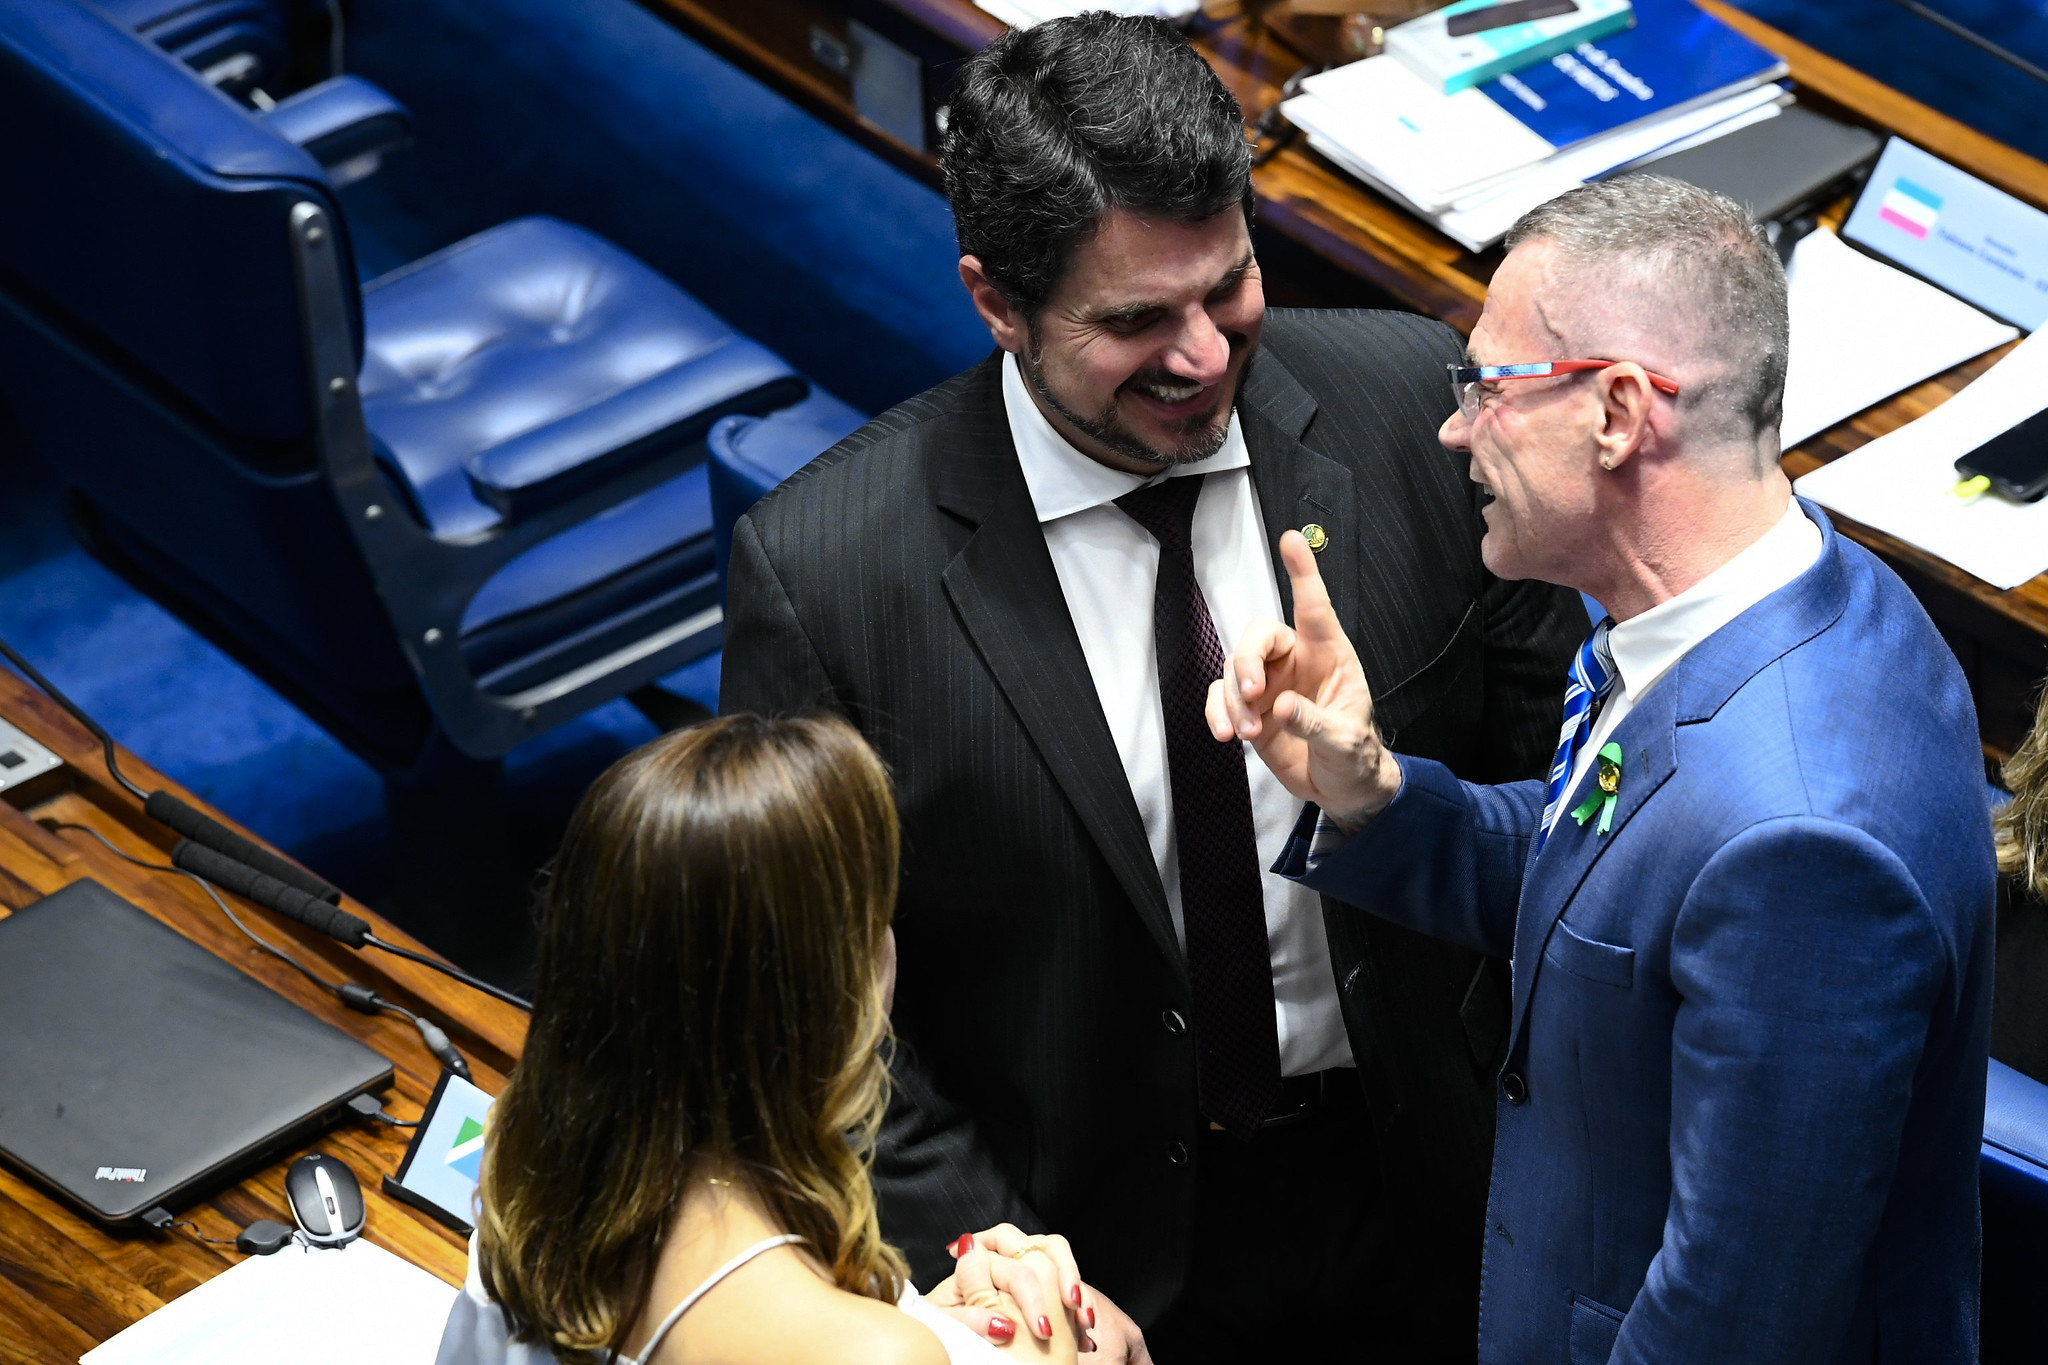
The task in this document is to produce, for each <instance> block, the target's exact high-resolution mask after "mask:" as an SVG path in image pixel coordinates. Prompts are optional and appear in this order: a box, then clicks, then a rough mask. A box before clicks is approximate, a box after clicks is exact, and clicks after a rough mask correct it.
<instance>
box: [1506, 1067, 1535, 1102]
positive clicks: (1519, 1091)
mask: <svg viewBox="0 0 2048 1365" xmlns="http://www.w3.org/2000/svg"><path fill="white" fill-rule="evenodd" d="M1500 1093H1501V1094H1503V1095H1506V1096H1507V1097H1508V1103H1509V1104H1522V1103H1524V1102H1526V1101H1527V1100H1528V1098H1529V1085H1528V1082H1526V1081H1524V1080H1523V1079H1522V1073H1521V1072H1519V1071H1505V1072H1502V1073H1501V1078H1500Z"/></svg>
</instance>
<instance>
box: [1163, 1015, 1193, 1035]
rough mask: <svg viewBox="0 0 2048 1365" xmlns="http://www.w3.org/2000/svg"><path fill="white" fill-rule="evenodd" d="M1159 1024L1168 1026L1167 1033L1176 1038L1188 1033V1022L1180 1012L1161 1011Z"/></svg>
mask: <svg viewBox="0 0 2048 1365" xmlns="http://www.w3.org/2000/svg"><path fill="white" fill-rule="evenodd" d="M1159 1022H1160V1023H1162V1024H1164V1025H1166V1031H1167V1032H1168V1033H1171V1034H1174V1035H1175V1036H1179V1035H1180V1034H1183V1033H1186V1032H1187V1031H1188V1021H1187V1020H1185V1019H1183V1018H1181V1017H1180V1011H1179V1010H1161V1011H1160V1012H1159Z"/></svg>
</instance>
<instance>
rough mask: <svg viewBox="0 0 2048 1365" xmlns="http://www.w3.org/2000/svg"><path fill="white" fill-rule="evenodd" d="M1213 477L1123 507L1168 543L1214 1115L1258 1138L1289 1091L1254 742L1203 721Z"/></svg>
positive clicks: (1167, 581)
mask: <svg viewBox="0 0 2048 1365" xmlns="http://www.w3.org/2000/svg"><path fill="white" fill-rule="evenodd" d="M1205 477H1206V476H1201V477H1196V476H1186V477H1182V478H1177V479H1168V480H1166V481H1165V482H1164V483H1159V484H1155V485H1153V486H1152V487H1149V488H1140V489H1138V490H1137V491H1136V492H1134V493H1127V494H1125V495H1124V496H1123V497H1121V498H1118V499H1117V500H1116V505H1117V506H1118V507H1121V508H1122V509H1123V510H1124V511H1125V512H1127V513H1129V514H1130V516H1131V519H1132V520H1133V521H1135V522H1137V523H1138V524H1139V525H1140V526H1142V527H1144V528H1145V529H1146V530H1147V531H1150V532H1151V533H1152V538H1153V539H1154V540H1157V541H1158V542H1159V580H1158V584H1157V586H1156V587H1155V588H1154V589H1153V594H1152V641H1153V645H1154V647H1155V648H1156V649H1157V650H1158V652H1159V705H1160V710H1161V711H1163V712H1164V713H1165V717H1166V771H1167V779H1168V783H1169V785H1170V786H1171V787H1172V789H1173V832H1174V844H1175V847H1176V848H1177V850H1178V854H1179V863H1180V909H1181V923H1182V926H1183V929H1184V931H1185V932H1186V934H1187V943H1188V982H1189V984H1190V986H1191V987H1192V988H1193V991H1194V1003H1193V1008H1194V1015H1195V1018H1194V1030H1195V1065H1196V1078H1197V1085H1198V1089H1199V1093H1200V1099H1201V1107H1202V1112H1203V1113H1204V1114H1205V1115H1207V1116H1208V1117H1209V1119H1210V1120H1212V1121H1213V1122H1215V1123H1219V1124H1221V1125H1222V1126H1223V1127H1224V1128H1225V1129H1227V1130H1229V1131H1230V1132H1231V1133H1233V1134H1235V1135H1236V1136H1238V1137H1240V1138H1249V1137H1251V1135H1252V1134H1253V1133H1254V1132H1255V1131H1257V1129H1258V1126H1259V1124H1260V1122H1261V1121H1262V1120H1263V1119H1264V1118H1265V1117H1266V1115H1267V1114H1268V1113H1270V1112H1271V1111H1272V1108H1273V1103H1274V1101H1275V1100H1276V1099H1277V1098H1278V1097H1279V1094H1280V1041H1279V1034H1278V1029H1277V1026H1276V1025H1275V1023H1274V1020H1273V962H1272V952H1271V950H1270V949H1269V948H1268V946H1267V944H1266V903H1265V896H1264V894H1263V890H1262V888H1261V886H1260V882H1259V846H1258V840H1257V838H1256V836H1255V835H1254V834H1253V831H1252V798H1251V787H1250V784H1249V782H1248V780H1247V779H1246V777H1245V763H1244V745H1243V744H1242V743H1241V742H1240V741H1238V740H1231V741H1229V742H1227V743H1222V744H1219V743H1217V741H1216V737H1215V736H1214V735H1212V734H1210V733H1209V722H1208V721H1207V720H1206V719H1204V717H1203V709H1204V707H1205V706H1206V705H1207V704H1208V700H1209V684H1210V683H1212V682H1214V681H1216V679H1218V678H1220V677H1222V676H1223V645H1222V643H1221V642H1220V641H1219V640H1218V639H1217V638H1216V623H1215V622H1214V621H1213V620H1211V619H1210V617H1209V605H1208V603H1207V602H1205V601H1203V600H1202V587H1201V584H1200V583H1198V582H1197V581H1196V580H1195V552H1194V547H1193V545H1192V544H1191V543H1190V539H1189V535H1190V531H1191V530H1192V528H1193V526H1194V520H1195V501H1196V499H1197V498H1199V497H1200V496H1201V493H1202V483H1203V478H1205Z"/></svg>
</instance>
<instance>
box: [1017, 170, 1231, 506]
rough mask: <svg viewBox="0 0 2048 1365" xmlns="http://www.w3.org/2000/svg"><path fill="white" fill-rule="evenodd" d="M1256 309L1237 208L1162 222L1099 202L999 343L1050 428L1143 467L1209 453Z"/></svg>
mask: <svg viewBox="0 0 2048 1365" xmlns="http://www.w3.org/2000/svg"><path fill="white" fill-rule="evenodd" d="M1265 315H1266V296H1265V294H1264V292H1263V291H1262V290H1261V288H1260V284H1259V267H1258V262H1257V261H1256V260H1254V259H1253V257H1252V246H1251V238H1250V236H1249V234H1247V232H1246V231H1245V223H1244V215H1243V214H1242V213H1240V212H1238V211H1237V210H1236V209H1231V210H1228V211H1226V212H1223V213H1219V214H1216V215H1215V216H1214V217H1211V218H1207V219H1204V220H1203V221H1201V222H1198V223H1173V222H1162V221H1160V220H1158V219H1153V218H1143V217H1140V216H1138V215H1137V214H1134V213H1130V212H1127V211H1125V210H1122V209H1111V210H1110V211H1109V212H1108V213H1106V214H1105V215H1103V220H1102V223H1101V226H1100V227H1099V228H1098V229H1097V231H1096V232H1095V234H1094V236H1092V237H1090V238H1089V239H1088V240H1086V241H1084V242H1082V243H1081V244H1080V245H1079V246H1078V247H1076V248H1075V249H1074V252H1073V254H1072V256H1071V257H1070V258H1069V260H1068V263H1067V268H1066V272H1065V273H1064V274H1063V275H1062V276H1061V278H1060V282H1059V284H1058V285H1057V286H1056V287H1055V288H1054V290H1053V292H1052V293H1051V295H1050V296H1048V297H1047V298H1046V300H1045V303H1044V304H1043V305H1042V306H1041V307H1040V308H1039V310H1038V313H1037V315H1036V316H1035V317H1033V318H1032V319H1031V320H1030V321H1029V322H1028V323H1024V324H1023V325H1021V326H1020V327H1019V328H1018V329H1017V331H1018V334H1019V335H1018V340H1019V341H1020V342H1021V344H1020V345H1017V346H1013V347H1011V349H1015V350H1017V351H1018V352H1019V354H1018V360H1019V361H1020V363H1021V364H1022V365H1023V368H1024V373H1025V376H1026V378H1027V379H1029V381H1030V383H1031V388H1032V392H1033V394H1034V396H1035V397H1036V398H1037V400H1038V403H1039V406H1040V408H1041V409H1043V410H1044V411H1045V414H1046V416H1047V418H1048V419H1050V420H1051V422H1052V424H1053V426H1054V427H1055V428H1056V429H1058V431H1059V433H1060V434H1061V435H1062V436H1064V437H1066V438H1067V440H1068V441H1070V442H1072V443H1073V445H1074V446H1075V447H1076V448H1077V449H1079V450H1081V451H1083V452H1084V453H1086V454H1087V455H1089V456H1091V457H1092V458H1094V459H1096V460H1099V461H1101V462H1102V463H1104V464H1107V465H1110V466H1112V467H1114V468H1118V469H1127V470H1130V471H1132V472H1134V473H1146V474H1151V473H1156V472H1157V471H1158V470H1160V469H1161V468H1163V467H1165V466H1166V465H1169V464H1185V463H1191V462H1193V461H1196V460H1202V459H1206V458H1208V457H1209V456H1211V455H1213V454H1215V453H1216V452H1217V450H1218V449H1220V448H1221V447H1222V445H1223V440H1224V437H1225V436H1226V435H1227V434H1228V432H1229V429H1230V413H1231V409H1232V406H1233V405H1234V404H1235V402H1236V400H1237V387H1238V384H1239V382H1240V380H1242V378H1243V376H1244V368H1245V364H1246V362H1247V361H1249V360H1250V359H1251V355H1252V352H1253V351H1254V350H1256V349H1257V347H1258V344H1259V331H1260V328H1261V326H1262V325H1263V323H1264V320H1265ZM997 339H998V341H999V342H1000V341H1002V340H1003V338H1002V337H1001V336H1000V335H999V336H998V338H997Z"/></svg>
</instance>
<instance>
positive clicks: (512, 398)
mask: <svg viewBox="0 0 2048 1365" xmlns="http://www.w3.org/2000/svg"><path fill="white" fill-rule="evenodd" d="M363 329H364V334H365V343H364V348H363V350H364V354H363V370H362V377H361V381H360V384H361V392H362V398H363V417H364V420H365V421H367V422H368V423H369V424H370V430H371V433H372V434H373V435H374V436H375V437H376V438H377V440H378V442H379V443H380V445H381V450H380V454H383V455H384V456H385V457H386V458H387V459H388V460H390V461H391V463H392V464H393V465H395V466H396V468H397V469H398V470H399V471H401V472H402V474H403V477H404V479H405V482H406V483H407V485H408V486H409V487H410V488H411V489H412V491H413V494H414V496H415V498H417V500H418V503H419V506H420V509H421V511H422V513H423V514H424V515H425V517H426V520H427V522H428V523H429V524H430V525H431V526H432V527H433V528H434V530H435V531H436V532H437V533H438V534H440V535H444V536H467V535H474V534H476V533H477V532H479V531H482V530H485V529H487V528H489V527H491V526H494V525H496V524H497V523H498V522H499V520H500V519H501V518H502V517H503V516H504V515H505V514H506V513H507V512H508V511H516V509H517V508H518V507H519V506H520V504H521V503H522V501H530V500H534V499H545V498H546V495H547V493H548V490H549V488H550V486H551V484H552V483H553V482H555V481H558V480H560V479H562V478H563V477H564V476H565V475H568V474H570V473H571V472H572V471H584V472H587V471H588V464H589V456H590V452H592V451H593V450H603V451H615V450H624V449H628V448H630V447H631V446H633V445H634V444H635V443H636V442H640V441H644V440H646V439H648V438H649V437H652V436H658V435H660V434H662V433H664V432H666V431H668V430H669V429H671V428H672V427H674V426H675V425H676V423H677V422H678V421H687V420H689V419H692V418H694V419H695V420H696V422H697V423H698V425H697V429H696V431H694V432H692V433H690V434H691V435H693V436H694V435H701V434H702V433H703V432H704V431H705V430H706V429H708V428H709V427H710V425H711V423H712V422H713V421H714V420H715V419H716V418H717V417H719V416H721V415H723V414H724V413H727V412H730V411H732V410H733V408H734V406H735V405H736V404H744V405H746V406H749V407H759V406H766V407H770V408H773V407H776V406H781V405H784V404H787V403H791V402H794V401H796V400H797V399H800V398H802V397H803V395H804V392H805V388H806V386H805V384H804V382H803V380H802V379H800V378H798V377H797V375H796V374H795V372H794V371H792V370H791V369H790V368H789V367H788V366H787V365H785V364H783V363H782V361H780V360H778V359H777V358H776V357H775V356H774V355H772V354H771V353H770V352H769V351H768V350H766V349H765V348H764V347H761V346H759V345H757V344H755V343H754V342H751V341H749V340H747V339H746V338H745V337H743V336H741V335H739V334H738V333H737V332H735V331H733V329H732V328H731V327H730V326H728V325H727V324H726V323H725V322H723V321H721V320H720V319H719V318H718V317H716V316H714V315H713V314H712V313H711V311H710V310H709V309H707V308H705V307H704V306H703V305H702V304H700V303H698V302H697V301H696V300H695V299H693V298H691V297H690V296H689V295H688V294H685V293H684V292H683V291H682V290H680V289H678V288H676V287H675V286H674V285H673V284H670V283H669V282H668V281H667V280H665V279H663V278H662V277H661V276H660V275H657V274H656V273H655V272H654V271H652V270H649V269H648V268H647V267H646V266H644V265H642V264H640V262H638V261H636V260H634V259H633V258H632V257H631V256H628V255H627V254H626V253H625V252H623V251H620V250H619V249H618V248H617V247H615V246H612V245H611V244H610V243H609V242H606V241H604V240H602V239H601V238H598V237H594V236H592V235H591V234H590V233H587V232H584V231H583V230H581V229H580V228H575V227H571V226H569V225H568V224H567V223H562V222H558V221H556V220H555V219H552V218H521V219H517V220H515V221H513V222H509V223H503V224H500V225H499V226H497V227H495V228H492V229H490V230H489V231H488V232H480V233H478V234H477V235H476V236H474V237H470V238H468V239H466V240H464V241H461V242H457V243H456V244H455V245H454V246H451V247H449V248H447V249H446V250H444V251H439V252H436V253H435V254H433V255H431V256H427V257H425V258H423V259H421V260H418V261H414V262H413V263H412V264H410V265H407V266H403V267H401V268H400V269H398V270H395V271H393V272H392V273H391V274H389V275H385V276H383V277H381V278H379V279H376V280H373V281H371V282H370V283H369V284H368V285H366V286H365V287H364V289H363ZM700 529H702V530H706V531H708V530H709V529H710V523H709V521H708V520H706V521H704V522H703V523H701V526H700Z"/></svg>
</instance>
